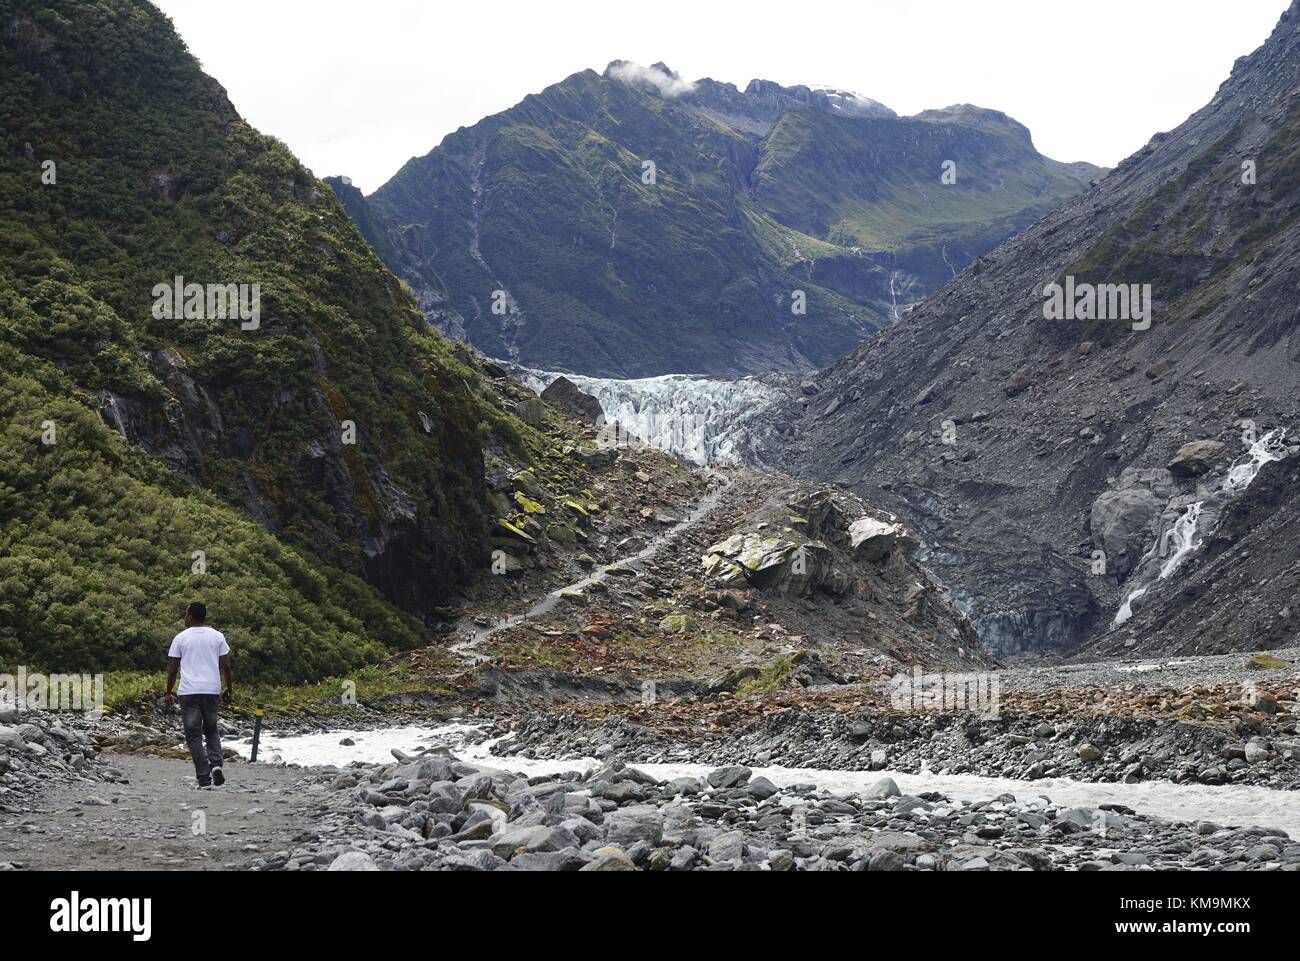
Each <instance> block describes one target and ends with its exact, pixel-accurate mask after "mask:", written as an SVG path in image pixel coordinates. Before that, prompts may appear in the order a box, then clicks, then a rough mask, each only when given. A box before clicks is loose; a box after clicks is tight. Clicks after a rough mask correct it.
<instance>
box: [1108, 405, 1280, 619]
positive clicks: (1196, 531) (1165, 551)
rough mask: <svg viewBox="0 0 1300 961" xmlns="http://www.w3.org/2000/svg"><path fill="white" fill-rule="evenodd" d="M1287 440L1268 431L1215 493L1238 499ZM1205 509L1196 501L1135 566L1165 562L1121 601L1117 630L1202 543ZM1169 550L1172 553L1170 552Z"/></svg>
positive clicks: (1278, 456) (1277, 455)
mask: <svg viewBox="0 0 1300 961" xmlns="http://www.w3.org/2000/svg"><path fill="white" fill-rule="evenodd" d="M1285 440H1286V428H1285V427H1277V428H1274V429H1273V430H1271V431H1269V432H1268V433H1267V434H1265V435H1264V436H1263V437H1260V438H1259V439H1258V440H1256V441H1255V442H1254V443H1253V444H1251V445H1250V450H1248V451H1247V452H1246V455H1245V457H1243V458H1242V459H1241V460H1239V461H1238V462H1237V463H1235V464H1233V465H1232V467H1231V468H1229V469H1228V473H1227V475H1226V476H1225V477H1224V479H1223V483H1222V484H1220V485H1219V489H1218V492H1219V494H1221V495H1222V497H1223V498H1224V500H1225V501H1234V500H1236V499H1237V498H1238V497H1240V496H1241V495H1242V494H1243V493H1245V490H1246V488H1247V487H1249V486H1250V485H1251V482H1252V481H1254V480H1255V478H1256V477H1258V476H1259V472H1260V471H1261V470H1263V468H1264V465H1265V464H1269V463H1272V462H1273V461H1279V460H1281V459H1282V458H1283V456H1284V453H1283V451H1284V449H1285V445H1284V443H1283V442H1284V441H1285ZM1204 507H1205V500H1199V501H1197V502H1196V503H1195V504H1192V505H1190V506H1189V507H1188V508H1187V509H1186V510H1185V511H1183V513H1182V515H1181V516H1180V517H1179V518H1178V520H1176V521H1174V525H1173V527H1171V528H1170V529H1169V530H1167V531H1165V533H1164V535H1163V536H1162V537H1161V538H1160V539H1159V540H1158V541H1157V542H1156V543H1155V544H1154V545H1152V547H1151V550H1149V551H1147V553H1146V556H1144V557H1143V558H1142V561H1141V562H1140V563H1139V564H1138V569H1139V570H1140V569H1141V568H1142V566H1143V565H1145V564H1146V563H1147V562H1148V561H1153V560H1154V559H1155V558H1156V557H1161V558H1164V562H1163V563H1162V564H1161V565H1160V573H1159V575H1158V576H1157V577H1156V578H1154V579H1153V580H1152V581H1151V582H1149V583H1147V584H1145V585H1143V586H1142V587H1139V588H1137V589H1136V590H1133V591H1131V592H1130V593H1129V594H1128V596H1127V597H1125V598H1124V603H1123V604H1121V605H1120V608H1119V611H1118V612H1116V614H1115V622H1114V626H1115V627H1119V626H1120V625H1121V624H1124V623H1125V622H1127V621H1128V620H1129V618H1131V617H1132V616H1133V602H1134V601H1136V600H1138V599H1139V598H1141V597H1143V596H1145V595H1146V594H1147V592H1148V591H1150V590H1151V588H1152V586H1153V585H1154V583H1155V582H1156V581H1163V580H1166V579H1167V578H1169V577H1170V576H1172V575H1173V573H1174V572H1175V571H1176V570H1178V567H1179V565H1181V564H1182V563H1183V561H1184V560H1186V559H1187V556H1188V555H1189V554H1191V553H1193V552H1194V551H1196V550H1197V549H1198V548H1200V546H1201V544H1202V543H1204V541H1205V537H1206V535H1207V534H1208V533H1210V532H1209V531H1202V530H1200V524H1201V514H1202V511H1203V510H1204ZM1171 546H1172V551H1171V549H1170V548H1171Z"/></svg>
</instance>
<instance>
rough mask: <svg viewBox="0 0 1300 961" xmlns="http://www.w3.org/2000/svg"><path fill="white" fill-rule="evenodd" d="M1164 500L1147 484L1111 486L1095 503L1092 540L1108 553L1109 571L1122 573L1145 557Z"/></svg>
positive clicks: (1121, 575) (1119, 574) (1107, 571)
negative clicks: (1139, 485) (1142, 485)
mask: <svg viewBox="0 0 1300 961" xmlns="http://www.w3.org/2000/svg"><path fill="white" fill-rule="evenodd" d="M1163 508H1164V502H1163V501H1162V500H1161V499H1160V498H1159V497H1157V496H1156V495H1155V494H1153V493H1152V492H1151V491H1150V490H1149V489H1147V488H1146V487H1128V488H1124V489H1117V490H1108V491H1105V492H1103V493H1102V494H1101V496H1099V497H1098V498H1097V499H1096V500H1095V501H1093V504H1092V517H1091V527H1092V541H1093V543H1094V544H1096V545H1097V546H1098V547H1100V548H1101V549H1102V550H1103V551H1105V553H1106V564H1107V569H1106V573H1108V574H1114V575H1116V576H1118V577H1123V576H1124V575H1125V574H1127V573H1128V572H1129V571H1131V570H1132V569H1133V566H1134V564H1135V563H1136V562H1137V560H1138V559H1139V558H1141V557H1142V555H1143V553H1144V552H1145V550H1146V545H1147V544H1149V543H1150V541H1151V539H1152V537H1153V534H1154V526H1153V525H1154V522H1155V519H1156V518H1157V517H1159V516H1160V512H1161V510H1162V509H1163Z"/></svg>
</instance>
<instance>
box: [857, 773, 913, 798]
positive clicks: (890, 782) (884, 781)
mask: <svg viewBox="0 0 1300 961" xmlns="http://www.w3.org/2000/svg"><path fill="white" fill-rule="evenodd" d="M902 794H903V792H902V791H900V790H899V789H898V785H897V784H895V783H894V779H893V778H892V777H882V778H881V779H880V780H879V781H877V782H876V783H875V784H873V785H871V788H870V789H869V790H868V791H867V793H866V794H865V795H863V796H864V797H866V798H869V799H870V800H872V801H883V800H884V799H885V798H891V797H901V796H902Z"/></svg>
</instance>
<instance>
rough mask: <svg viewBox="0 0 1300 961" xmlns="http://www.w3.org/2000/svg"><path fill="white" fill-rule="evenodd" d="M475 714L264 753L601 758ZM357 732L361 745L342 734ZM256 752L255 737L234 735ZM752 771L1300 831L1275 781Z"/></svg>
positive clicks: (1293, 798) (268, 736) (286, 740)
mask: <svg viewBox="0 0 1300 961" xmlns="http://www.w3.org/2000/svg"><path fill="white" fill-rule="evenodd" d="M475 730H476V728H475V726H474V725H472V724H460V723H457V724H449V725H446V726H443V727H404V728H386V729H382V730H375V731H331V732H328V733H323V734H307V735H303V736H300V737H283V736H280V735H276V734H273V733H266V732H264V734H263V739H262V747H261V749H260V751H259V756H260V757H263V758H268V759H270V758H273V757H277V756H278V757H279V758H280V759H281V760H283V761H284V763H287V764H300V765H303V766H316V765H326V764H332V765H336V766H340V767H341V766H344V765H346V764H349V763H351V762H352V761H359V762H362V763H365V764H382V763H385V762H389V761H392V760H393V755H392V753H391V752H392V749H393V748H397V749H398V750H400V751H403V752H405V753H407V754H412V755H413V754H416V753H418V752H419V751H421V750H422V749H437V748H445V749H447V750H449V751H451V752H452V753H453V754H455V755H456V757H458V758H460V759H461V760H462V761H465V762H466V763H469V764H474V765H476V766H481V767H486V768H493V769H496V770H502V771H512V772H518V773H522V774H526V775H528V776H530V777H532V776H537V775H553V774H560V773H563V772H565V771H589V770H592V769H594V768H596V767H599V766H600V762H599V761H597V760H596V759H595V758H576V759H569V760H558V761H556V760H542V761H538V760H529V759H527V758H522V757H496V756H494V755H492V754H491V753H490V751H491V747H492V745H493V744H496V743H499V741H484V742H481V743H478V744H469V743H467V742H466V738H467V736H468V735H469V734H470V733H471V732H473V731H475ZM344 738H351V739H352V740H354V741H356V745H355V746H354V747H344V746H342V745H340V744H339V741H340V740H342V739H344ZM232 746H233V747H234V748H235V749H236V750H237V751H239V752H240V753H241V754H242V755H244V756H247V755H248V747H249V745H248V742H247V741H241V742H239V743H237V744H234V745H232ZM633 766H634V767H636V768H637V769H638V770H641V771H644V772H645V773H647V774H650V775H652V776H654V777H656V778H660V779H663V780H670V779H672V778H675V777H703V776H705V775H707V774H708V773H709V772H710V771H711V770H713V768H712V767H710V766H708V765H703V764H635V765H633ZM753 771H754V776H755V777H758V776H760V775H761V776H763V777H766V778H768V779H769V780H770V781H772V783H774V784H776V785H778V786H782V787H786V786H790V785H794V784H815V785H817V786H818V787H819V788H821V789H823V790H826V791H830V792H831V793H833V794H858V793H862V792H865V791H866V790H868V789H869V788H870V787H871V786H872V785H873V784H875V783H876V782H877V781H879V780H880V779H881V778H884V777H889V778H893V779H894V781H895V782H897V784H898V786H899V788H900V789H901V790H902V791H903V792H904V793H905V794H922V793H924V792H927V791H938V792H940V793H942V794H946V795H948V796H949V797H951V798H953V799H954V800H957V801H976V800H980V801H984V800H992V799H993V798H995V797H997V796H998V795H999V794H1014V795H1015V796H1016V797H1017V798H1018V799H1021V800H1030V799H1032V798H1035V797H1047V798H1050V799H1051V800H1052V801H1053V802H1054V803H1056V804H1062V805H1068V806H1071V807H1091V808H1095V807H1097V806H1099V805H1101V804H1123V805H1126V806H1127V807H1130V808H1132V809H1133V810H1135V811H1138V812H1139V813H1142V814H1149V815H1154V816H1157V817H1162V818H1166V819H1168V820H1175V821H1198V820H1212V821H1214V822H1215V823H1216V824H1220V825H1224V826H1235V827H1241V826H1257V827H1269V828H1279V829H1281V830H1283V831H1286V832H1287V833H1288V834H1289V835H1290V836H1291V837H1292V838H1295V839H1300V791H1292V792H1287V791H1273V790H1269V789H1268V788H1262V787H1241V786H1232V785H1228V786H1222V787H1208V786H1205V785H1187V784H1174V783H1172V782H1170V781H1142V782H1139V783H1137V784H1089V783H1087V782H1083V781H1072V780H1070V779H1068V778H1047V779H1042V780H1037V781H1020V780H1016V779H1014V778H998V777H977V776H975V775H967V774H952V775H945V774H935V773H933V772H923V773H921V774H908V773H905V772H900V771H821V770H815V769H809V768H783V767H758V768H754V769H753Z"/></svg>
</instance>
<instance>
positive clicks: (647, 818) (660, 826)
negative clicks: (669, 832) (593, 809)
mask: <svg viewBox="0 0 1300 961" xmlns="http://www.w3.org/2000/svg"><path fill="white" fill-rule="evenodd" d="M605 825H606V827H607V829H608V830H607V832H606V835H605V836H606V838H607V840H608V841H609V843H610V844H613V845H618V846H620V847H627V846H628V845H631V844H634V843H636V842H637V841H645V842H647V843H649V844H651V845H657V844H659V842H660V841H662V840H663V836H664V818H663V815H662V814H661V813H660V812H659V809H658V808H656V807H652V806H651V805H648V804H646V805H639V806H632V807H625V808H619V809H618V810H617V811H614V812H612V813H611V814H609V815H608V816H607V817H606V818H605Z"/></svg>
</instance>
